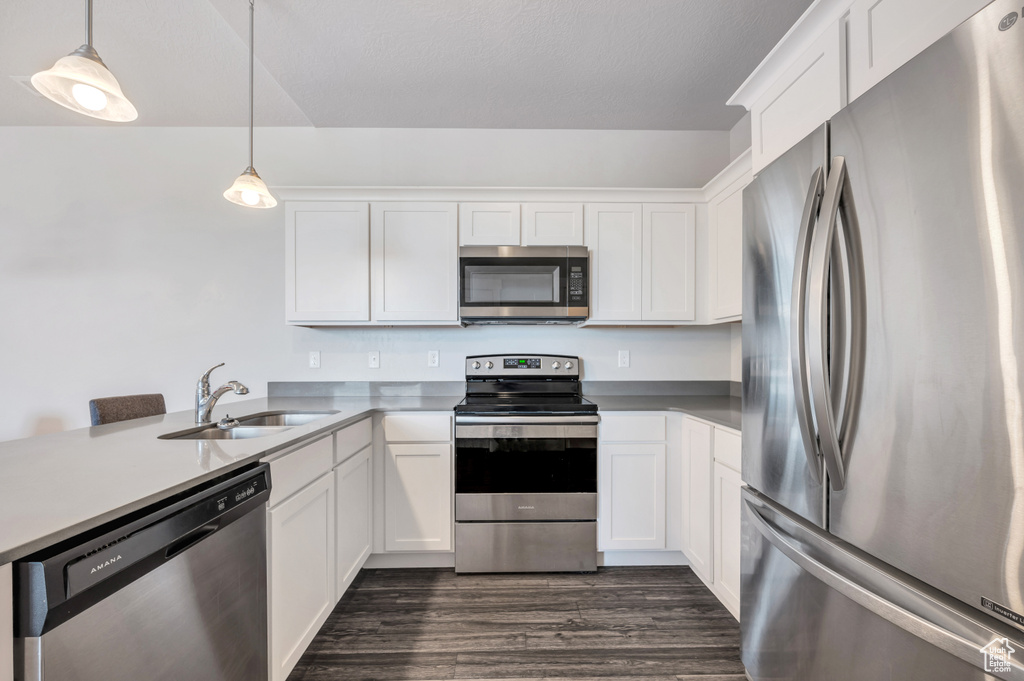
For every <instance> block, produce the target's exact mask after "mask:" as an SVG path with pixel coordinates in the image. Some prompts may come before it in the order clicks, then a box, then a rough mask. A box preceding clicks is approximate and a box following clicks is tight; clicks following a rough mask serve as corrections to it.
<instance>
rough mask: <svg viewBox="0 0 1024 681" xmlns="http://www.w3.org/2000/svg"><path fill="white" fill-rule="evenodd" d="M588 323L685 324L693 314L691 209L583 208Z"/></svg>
mask: <svg viewBox="0 0 1024 681" xmlns="http://www.w3.org/2000/svg"><path fill="white" fill-rule="evenodd" d="M584 221H585V226H586V241H587V246H588V247H589V248H590V268H591V271H590V280H591V308H590V320H589V322H591V323H593V322H598V323H600V322H614V323H630V322H632V323H637V322H687V321H693V319H694V317H695V310H696V304H695V301H696V294H695V288H696V274H695V257H696V256H695V249H696V208H695V207H694V206H693V205H692V204H674V203H660V204H638V203H588V204H587V205H586V212H585V215H584Z"/></svg>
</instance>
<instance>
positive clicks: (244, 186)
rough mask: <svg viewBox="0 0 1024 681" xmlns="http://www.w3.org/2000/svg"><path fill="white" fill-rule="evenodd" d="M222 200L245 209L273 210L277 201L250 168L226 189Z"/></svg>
mask: <svg viewBox="0 0 1024 681" xmlns="http://www.w3.org/2000/svg"><path fill="white" fill-rule="evenodd" d="M224 198H225V199H227V200H228V201H230V202H231V203H237V204H238V205H239V206H245V207H247V208H273V207H274V206H276V205H277V199H275V198H274V195H273V194H271V193H270V190H269V189H267V185H266V183H264V182H263V178H261V177H260V176H259V175H257V174H256V171H255V170H253V169H252V167H251V166H250V167H249V168H246V169H245V172H243V173H242V174H241V175H239V176H238V177H237V178H236V179H235V183H234V184H232V185H231V186H230V187H228V190H227V191H226V192H224Z"/></svg>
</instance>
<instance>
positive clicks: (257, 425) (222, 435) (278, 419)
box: [159, 411, 338, 440]
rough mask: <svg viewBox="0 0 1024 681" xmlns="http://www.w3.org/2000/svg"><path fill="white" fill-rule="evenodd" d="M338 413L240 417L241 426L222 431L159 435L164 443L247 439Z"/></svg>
mask: <svg viewBox="0 0 1024 681" xmlns="http://www.w3.org/2000/svg"><path fill="white" fill-rule="evenodd" d="M337 413H338V412H336V411H266V412H260V413H258V414H249V415H247V416H241V417H239V418H238V425H237V426H234V427H233V428H226V429H221V428H218V427H217V424H216V423H211V424H209V425H205V426H199V427H196V428H189V429H188V430H179V431H176V432H173V433H167V434H165V435H160V436H159V439H161V440H248V439H250V438H254V437H266V436H267V435H277V434H278V433H283V432H284V431H286V430H289V429H291V428H294V427H295V426H304V425H306V424H307V423H312V422H313V421H316V420H318V419H322V418H327V417H328V416H331V415H332V414H337Z"/></svg>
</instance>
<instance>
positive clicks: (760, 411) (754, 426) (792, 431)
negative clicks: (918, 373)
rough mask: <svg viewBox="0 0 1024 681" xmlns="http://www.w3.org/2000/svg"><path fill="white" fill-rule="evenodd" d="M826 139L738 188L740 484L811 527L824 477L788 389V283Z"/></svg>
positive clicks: (815, 137) (811, 139) (817, 518)
mask: <svg viewBox="0 0 1024 681" xmlns="http://www.w3.org/2000/svg"><path fill="white" fill-rule="evenodd" d="M826 134H827V133H826V129H825V128H824V127H822V128H821V129H820V130H818V131H817V132H815V133H813V134H812V135H810V136H808V137H807V138H805V139H804V140H803V141H801V142H800V143H799V144H797V145H796V146H795V147H793V148H792V149H790V150H789V151H788V152H786V154H784V155H783V156H782V157H780V158H779V159H777V160H776V161H775V162H774V163H772V164H771V165H770V166H768V167H767V168H765V169H764V170H762V171H761V173H760V174H759V175H758V176H757V178H756V179H755V180H754V181H753V182H752V183H751V184H750V185H748V186H747V188H746V189H744V190H743V480H744V482H746V483H747V484H748V485H750V486H751V487H754V488H755V489H757V490H759V491H761V492H763V493H764V494H766V495H768V496H769V497H771V498H772V499H774V500H775V501H777V502H778V503H780V504H782V505H784V506H786V507H787V508H789V509H791V510H793V511H795V512H796V513H799V514H800V515H801V516H803V517H804V518H807V519H808V520H810V521H811V522H813V523H815V524H817V525H823V523H824V506H823V494H824V492H823V487H822V484H821V480H822V479H823V478H822V473H821V462H820V460H819V459H818V457H817V455H816V453H814V452H810V453H809V452H808V449H809V446H808V443H809V442H811V443H813V440H812V439H811V436H810V435H809V433H808V431H805V430H802V428H801V424H800V420H801V419H800V417H799V413H798V409H799V408H800V406H801V403H802V402H803V401H804V400H805V399H806V393H804V394H803V395H801V394H799V393H798V391H797V388H796V387H795V385H794V384H795V383H798V382H795V381H794V374H795V373H798V369H799V366H797V365H796V363H795V362H794V359H793V355H794V352H793V350H794V346H793V340H794V339H795V338H797V336H795V335H794V333H793V321H794V318H793V311H794V310H795V309H796V308H797V307H798V306H797V305H794V304H793V284H794V278H799V276H800V274H801V272H802V271H803V270H802V265H803V264H804V263H801V262H798V260H799V255H798V254H799V253H800V252H802V251H803V250H804V249H802V248H801V247H800V246H801V244H800V241H801V239H800V237H801V235H802V234H804V233H806V232H808V231H809V230H801V219H802V218H803V217H804V213H805V205H806V204H807V203H808V199H809V193H810V192H809V189H811V188H812V187H813V183H812V181H813V180H814V179H815V177H816V174H818V173H821V174H823V173H824V172H825V170H826V169H825V167H824V165H825V162H826V160H827V156H826ZM812 217H813V215H812ZM810 227H811V229H813V220H812V224H811V226H810ZM808 427H810V424H809V425H808ZM808 454H810V455H808ZM812 462H813V466H814V467H813V468H812V466H811V463H812Z"/></svg>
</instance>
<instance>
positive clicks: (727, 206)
mask: <svg viewBox="0 0 1024 681" xmlns="http://www.w3.org/2000/svg"><path fill="white" fill-rule="evenodd" d="M749 182H750V178H749V177H744V178H742V179H740V180H737V181H736V182H734V183H733V184H731V185H730V186H729V187H727V188H726V189H725V190H724V191H722V192H721V193H720V194H718V195H717V196H715V197H714V198H713V199H711V201H710V202H709V203H708V241H709V246H708V250H709V251H710V254H709V257H708V262H709V266H710V267H709V269H710V273H709V279H710V284H711V286H710V289H711V290H710V297H711V306H710V307H711V319H713V320H716V321H727V320H730V321H731V320H736V319H739V318H740V315H741V314H742V313H743V188H744V187H746V186H747V184H748V183H749Z"/></svg>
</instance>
